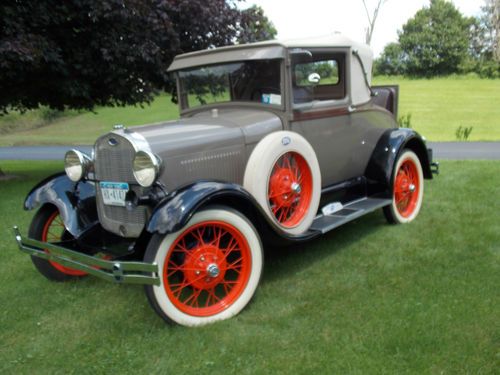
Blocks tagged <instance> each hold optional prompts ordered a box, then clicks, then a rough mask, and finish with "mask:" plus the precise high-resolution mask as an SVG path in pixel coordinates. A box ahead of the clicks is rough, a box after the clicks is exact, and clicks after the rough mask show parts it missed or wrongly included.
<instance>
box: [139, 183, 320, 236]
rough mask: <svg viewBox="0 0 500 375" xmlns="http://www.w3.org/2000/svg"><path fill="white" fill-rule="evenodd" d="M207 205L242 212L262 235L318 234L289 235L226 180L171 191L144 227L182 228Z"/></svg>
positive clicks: (163, 231) (165, 231)
mask: <svg viewBox="0 0 500 375" xmlns="http://www.w3.org/2000/svg"><path fill="white" fill-rule="evenodd" d="M207 204H214V205H225V206H229V207H232V208H234V209H237V210H238V211H240V212H242V213H243V214H245V215H246V216H247V217H248V219H249V220H250V221H251V222H252V223H253V224H254V226H255V227H256V228H257V230H258V231H262V233H261V236H262V235H263V236H267V235H276V236H278V237H279V238H281V239H283V240H294V241H297V240H306V239H310V238H312V237H315V236H316V235H317V234H318V233H316V232H306V233H305V234H303V235H300V236H290V235H288V234H287V233H286V232H284V231H282V230H281V229H280V228H279V227H277V226H276V225H275V224H274V223H272V222H271V221H270V220H269V219H268V217H267V215H266V214H265V213H264V212H263V211H262V208H261V207H260V205H259V204H258V203H257V201H256V200H255V199H254V198H253V196H252V195H251V194H250V193H249V192H248V191H246V190H245V189H244V188H243V187H242V186H240V185H237V184H232V183H226V182H217V181H200V182H196V183H194V184H191V185H188V186H186V187H184V188H183V189H181V190H179V191H177V192H175V193H172V195H171V196H169V197H167V198H165V199H164V200H163V201H162V202H160V203H159V204H158V205H157V207H156V208H155V209H154V211H153V213H152V215H151V218H150V220H149V223H148V225H147V227H146V230H147V231H148V232H149V233H160V234H169V233H173V232H176V231H178V230H180V229H181V228H183V227H184V226H185V225H186V224H187V222H188V221H189V220H190V219H191V217H192V216H193V215H194V214H195V213H196V211H197V210H198V209H199V208H200V207H202V206H204V205H207Z"/></svg>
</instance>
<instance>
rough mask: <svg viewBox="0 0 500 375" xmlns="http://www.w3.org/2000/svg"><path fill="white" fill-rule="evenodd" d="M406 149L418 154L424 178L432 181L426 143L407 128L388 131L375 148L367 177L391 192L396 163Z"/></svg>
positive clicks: (367, 170) (366, 172) (367, 169)
mask: <svg viewBox="0 0 500 375" xmlns="http://www.w3.org/2000/svg"><path fill="white" fill-rule="evenodd" d="M405 148H408V149H411V150H412V151H413V152H415V154H417V156H418V158H419V160H420V163H421V164H422V170H423V173H424V177H425V178H427V179H431V178H432V172H431V166H430V162H429V157H428V154H427V147H426V146H425V142H424V140H423V139H422V137H421V136H420V134H418V133H417V132H415V131H414V130H412V129H406V128H398V129H388V130H387V131H385V132H384V134H383V135H382V136H381V137H380V139H379V141H378V143H377V145H376V146H375V149H374V151H373V153H372V156H371V158H370V161H369V163H368V166H367V167H366V171H365V176H366V177H367V178H368V179H369V180H372V181H376V182H378V183H381V184H383V185H384V186H386V187H387V188H388V189H389V190H391V189H390V187H391V186H392V183H391V178H392V171H393V169H394V163H395V162H396V160H397V158H398V156H399V154H400V152H401V151H402V150H403V149H405Z"/></svg>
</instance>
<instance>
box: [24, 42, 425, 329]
mask: <svg viewBox="0 0 500 375" xmlns="http://www.w3.org/2000/svg"><path fill="white" fill-rule="evenodd" d="M371 64H372V54H371V51H370V50H369V49H368V47H366V46H364V45H360V44H357V43H354V42H352V41H351V40H349V39H347V38H345V37H343V36H341V35H333V36H331V37H329V38H325V39H321V40H303V41H293V42H276V41H271V42H263V43H256V44H249V45H241V46H231V47H224V48H219V49H213V50H206V51H200V52H194V53H189V54H184V55H180V56H178V57H176V59H175V60H174V61H173V63H172V65H171V66H170V68H169V70H170V71H171V72H172V73H173V74H174V76H175V78H176V80H177V85H178V99H179V105H180V110H181V119H180V120H178V121H171V122H165V123H158V124H151V125H145V126H138V127H133V128H123V127H117V128H115V129H114V130H113V131H112V132H110V133H108V134H106V135H104V136H102V137H100V138H99V139H98V140H97V141H96V143H95V145H94V149H93V153H92V155H85V154H83V153H82V152H80V151H77V150H71V151H68V153H67V154H66V157H65V173H61V174H58V175H55V176H51V177H49V178H48V179H46V180H44V181H42V182H41V183H40V184H39V185H37V186H36V187H35V188H34V189H33V190H32V191H31V192H30V193H29V195H28V197H27V198H26V201H25V208H26V209H34V208H37V207H40V208H39V209H38V211H37V213H36V214H35V216H34V218H33V221H32V224H31V227H30V230H29V233H28V237H27V238H23V237H22V236H21V235H20V233H19V231H18V230H17V228H16V240H17V242H18V245H19V247H20V248H21V250H23V251H25V252H27V253H29V254H31V256H32V259H33V262H34V264H35V266H36V268H37V269H38V270H39V271H40V272H41V273H42V274H43V275H44V276H46V277H47V278H49V279H51V280H57V281H62V280H68V279H71V278H78V277H81V276H84V275H87V274H92V275H96V276H99V277H101V278H103V279H106V280H109V281H115V282H123V283H139V284H145V289H146V295H147V297H148V300H149V302H150V303H151V305H152V307H153V308H154V309H155V311H156V312H157V313H158V314H159V315H160V316H162V317H163V318H164V319H165V320H167V321H173V322H176V323H179V324H183V325H188V326H194V325H200V324H206V323H209V322H213V321H216V320H221V319H226V318H229V317H231V316H234V315H235V314H237V313H239V312H240V311H241V310H242V309H243V308H244V307H245V305H246V304H247V303H248V302H249V301H250V299H251V298H252V296H253V295H254V292H255V290H256V288H257V285H258V283H259V279H260V276H261V272H262V267H263V264H262V252H263V245H262V243H276V242H277V241H283V242H287V241H288V242H291V241H304V240H308V239H311V238H313V237H316V236H320V235H321V234H323V233H325V232H327V231H329V230H331V229H334V228H336V227H338V226H339V225H342V224H344V223H346V222H349V221H351V220H353V219H355V218H358V217H360V216H362V215H364V214H366V213H368V212H371V211H373V210H375V209H378V208H383V211H384V214H385V216H386V217H387V219H388V220H389V221H390V222H392V223H405V222H409V221H411V220H413V219H414V218H415V217H416V216H417V214H418V212H419V210H420V207H421V204H422V198H423V191H424V184H423V179H424V178H432V171H431V163H430V162H431V160H430V157H429V153H428V150H427V149H426V146H425V144H424V142H423V140H422V138H421V137H420V136H419V135H418V134H417V133H416V132H414V131H412V130H410V129H402V128H398V126H397V124H396V122H395V114H396V111H397V87H378V88H372V87H370V81H371V76H370V71H371Z"/></svg>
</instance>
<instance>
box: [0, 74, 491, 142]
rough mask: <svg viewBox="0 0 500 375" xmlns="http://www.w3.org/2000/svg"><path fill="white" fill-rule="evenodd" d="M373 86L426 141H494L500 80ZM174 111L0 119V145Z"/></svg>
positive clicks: (164, 104)
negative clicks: (389, 91) (392, 91)
mask: <svg viewBox="0 0 500 375" xmlns="http://www.w3.org/2000/svg"><path fill="white" fill-rule="evenodd" d="M373 83H374V84H375V85H377V84H399V86H400V108H399V113H400V115H403V114H408V113H411V116H412V117H411V118H412V119H411V125H412V127H413V128H414V129H416V130H417V131H418V132H420V133H421V134H422V135H424V136H425V137H426V138H427V139H429V140H431V141H454V140H456V138H455V132H456V130H457V128H458V127H459V126H461V127H472V128H473V129H472V133H471V135H470V137H469V140H473V141H498V140H500V104H499V103H500V80H487V79H479V78H476V77H468V76H466V77H448V78H437V79H429V80H427V79H408V78H403V77H377V78H376V79H375V80H374V82H373ZM177 117H178V107H177V105H176V104H173V103H172V102H171V101H170V97H168V96H167V95H161V96H159V97H158V98H156V100H155V101H154V102H153V103H152V104H151V105H150V106H145V107H144V108H140V107H133V106H128V107H115V108H97V109H96V113H92V112H85V113H77V112H74V111H71V112H68V113H65V115H64V116H62V117H60V118H57V119H55V120H53V122H50V123H48V124H47V121H46V120H45V119H44V112H43V110H42V111H31V112H28V113H27V114H25V115H19V114H12V115H8V116H4V117H0V146H12V145H36V144H93V143H94V141H95V139H96V138H97V137H98V136H99V135H101V134H103V133H104V132H107V131H108V130H110V129H111V128H112V126H113V125H115V124H124V125H127V126H130V125H138V124H145V123H151V122H157V121H162V120H170V119H175V118H177Z"/></svg>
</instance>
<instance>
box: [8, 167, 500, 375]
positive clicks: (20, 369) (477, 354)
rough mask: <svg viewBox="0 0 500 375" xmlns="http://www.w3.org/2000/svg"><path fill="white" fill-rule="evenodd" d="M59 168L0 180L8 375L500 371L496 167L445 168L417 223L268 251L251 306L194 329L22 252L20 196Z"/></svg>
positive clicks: (429, 184)
mask: <svg viewBox="0 0 500 375" xmlns="http://www.w3.org/2000/svg"><path fill="white" fill-rule="evenodd" d="M61 168H62V164H61V163H57V164H56V163H47V162H43V163H42V162H24V163H20V162H6V163H5V166H4V171H5V172H6V173H8V174H15V175H18V176H21V177H20V178H18V179H17V180H11V181H7V182H0V196H2V197H9V199H2V200H1V201H0V212H2V213H8V214H5V215H1V216H0V231H1V233H2V235H1V236H0V249H2V251H0V268H1V269H0V271H1V272H0V282H1V291H0V295H1V303H2V310H1V311H2V313H0V348H1V349H0V373H2V374H74V373H78V374H80V373H81V374H110V373H113V374H185V375H191V374H197V375H199V374H212V373H216V374H241V375H248V374H277V375H280V374H441V373H443V374H465V373H468V374H497V373H498V337H499V335H500V326H499V324H498V306H499V305H500V301H499V294H498V285H499V284H500V272H499V258H498V244H499V243H500V221H499V220H498V212H499V210H500V200H499V199H498V196H499V194H500V191H499V187H500V164H499V163H498V161H490V162H488V161H478V162H459V161H457V162H450V161H442V162H441V171H442V173H441V174H440V175H439V176H438V177H436V178H434V179H433V180H431V181H426V182H425V193H424V204H423V207H422V211H421V213H420V215H419V216H418V218H417V219H416V220H415V221H414V222H413V223H411V224H408V225H398V226H393V225H387V224H386V223H385V220H384V218H383V215H382V213H381V212H380V211H378V212H373V213H372V214H369V215H367V216H365V217H362V218H359V219H358V220H356V221H354V222H352V223H349V224H347V225H346V226H343V227H341V228H338V229H336V230H334V231H332V232H331V233H329V234H327V235H325V236H322V237H321V238H320V239H318V240H314V241H309V242H304V243H302V244H300V245H298V246H295V247H292V248H289V247H287V248H284V249H278V248H274V247H272V246H269V247H267V248H266V249H265V254H266V258H265V262H264V263H265V270H264V274H263V277H262V280H261V283H260V285H259V288H258V290H257V293H256V296H255V298H254V300H253V301H252V303H251V304H250V305H249V306H248V308H246V309H245V310H243V311H242V313H241V314H239V315H238V316H237V317H235V318H232V319H230V320H227V321H224V322H219V323H217V324H214V325H210V326H206V327H200V328H196V329H187V328H183V327H171V326H167V325H165V323H164V322H163V321H162V320H161V319H160V318H159V317H158V316H157V315H156V314H155V313H154V312H153V311H152V309H151V308H150V307H149V305H148V303H147V301H146V298H145V296H144V292H143V290H142V288H141V287H140V286H134V285H113V284H110V283H106V282H104V281H101V280H99V279H96V278H95V277H88V278H85V279H83V280H79V281H76V282H69V283H51V282H49V281H47V280H45V279H44V278H43V277H42V276H40V275H39V274H38V273H37V272H36V271H35V269H34V267H33V265H32V264H31V262H30V260H29V257H28V256H27V255H26V254H24V253H21V252H20V251H19V250H17V247H16V244H15V241H14V238H13V235H12V230H11V228H12V226H13V225H14V224H17V225H19V226H20V227H21V229H22V231H23V232H25V231H26V229H27V226H28V224H29V221H30V219H31V217H32V215H33V212H32V211H24V210H23V209H22V203H23V199H24V195H25V194H26V193H27V192H28V191H29V190H30V189H31V187H32V186H33V184H35V183H36V182H37V181H39V180H40V179H41V178H43V177H45V176H47V175H49V174H51V173H53V172H56V171H59V170H61ZM485 176H488V177H487V178H485ZM450 186H451V187H453V188H450ZM457 202H458V203H457Z"/></svg>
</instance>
